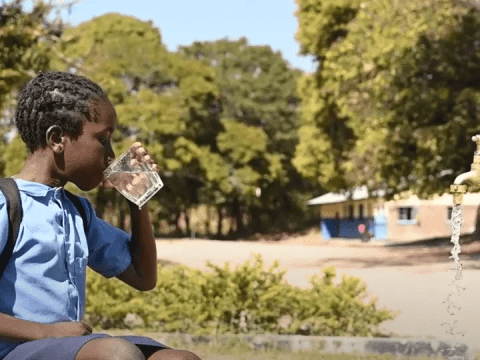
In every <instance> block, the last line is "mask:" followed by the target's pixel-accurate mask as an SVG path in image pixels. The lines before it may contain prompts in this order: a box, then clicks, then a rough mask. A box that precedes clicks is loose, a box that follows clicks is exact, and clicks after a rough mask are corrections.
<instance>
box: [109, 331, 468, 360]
mask: <svg viewBox="0 0 480 360" xmlns="http://www.w3.org/2000/svg"><path fill="white" fill-rule="evenodd" d="M122 333H124V332H122ZM112 335H119V332H115V333H113V334H112ZM141 336H147V337H150V338H152V339H154V340H156V341H159V342H161V343H164V344H166V345H168V344H172V343H178V342H180V343H182V344H185V345H186V346H188V344H193V345H194V344H212V345H227V344H231V343H232V342H234V341H235V342H240V343H245V344H248V345H249V346H251V347H252V348H253V349H258V350H260V349H279V350H281V349H285V350H288V351H299V350H308V351H318V352H320V353H326V354H341V353H347V354H391V355H393V356H442V357H444V358H448V359H456V360H460V359H473V358H474V354H470V353H469V349H468V347H467V345H465V344H458V346H456V347H455V346H454V345H455V344H453V343H449V342H446V341H440V340H437V339H429V338H363V337H336V336H331V337H330V336H304V335H267V334H264V335H217V336H215V335H188V334H165V333H144V334H141Z"/></svg>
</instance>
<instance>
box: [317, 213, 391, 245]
mask: <svg viewBox="0 0 480 360" xmlns="http://www.w3.org/2000/svg"><path fill="white" fill-rule="evenodd" d="M360 224H365V225H366V226H367V228H368V231H369V232H370V233H371V234H373V237H374V238H376V239H386V238H387V226H386V225H387V223H386V218H385V216H383V215H382V216H377V217H376V218H375V219H374V218H373V217H370V218H365V219H323V220H322V222H321V224H320V227H321V230H322V236H323V238H324V239H331V238H334V237H341V238H355V239H359V238H361V237H362V234H360V232H359V231H358V226H359V225H360Z"/></svg>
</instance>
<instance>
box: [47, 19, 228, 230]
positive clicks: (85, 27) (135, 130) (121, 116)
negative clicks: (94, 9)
mask: <svg viewBox="0 0 480 360" xmlns="http://www.w3.org/2000/svg"><path fill="white" fill-rule="evenodd" d="M60 49H61V52H62V54H64V56H65V57H66V58H68V59H70V61H69V62H68V63H67V64H66V63H65V62H64V61H63V59H60V58H58V59H57V60H56V61H55V62H54V66H55V67H56V68H58V69H61V70H67V69H68V70H69V71H75V72H78V73H79V74H84V75H87V76H88V77H89V78H91V79H93V80H94V81H96V82H98V83H99V84H100V85H101V86H102V87H103V88H104V89H105V91H106V92H107V93H108V95H109V97H110V99H111V100H112V102H113V104H114V105H115V107H116V110H117V115H118V130H119V131H117V132H116V135H115V136H116V137H115V138H114V145H115V150H116V152H117V153H119V152H122V151H123V150H125V149H126V148H127V147H128V146H129V145H130V144H131V143H132V142H133V141H135V140H138V141H141V142H142V143H144V144H145V146H146V147H147V149H148V151H149V153H150V154H151V155H152V156H153V157H154V158H155V160H156V161H157V163H158V164H159V165H160V168H161V177H162V178H163V180H164V182H165V187H164V189H162V191H161V194H159V195H158V198H157V199H159V198H161V202H160V201H159V200H155V199H154V200H153V202H154V203H155V206H152V207H154V208H155V211H154V217H156V219H155V220H157V221H158V220H160V219H162V218H163V219H167V220H169V221H175V219H178V217H179V214H180V213H181V212H185V211H186V209H188V208H189V207H191V206H193V205H195V204H198V202H199V199H198V192H199V189H200V188H201V187H202V186H203V171H202V169H201V168H200V165H201V164H200V163H199V161H198V152H199V151H200V147H202V151H204V152H208V151H210V150H209V149H210V148H211V147H213V148H214V147H215V137H216V134H217V132H218V131H219V130H220V129H221V125H220V123H219V122H218V115H217V113H218V112H217V111H216V110H215V109H216V102H217V88H216V85H215V83H214V73H213V71H212V69H211V68H209V67H208V66H205V65H203V64H202V63H200V62H198V61H195V60H186V59H182V58H181V57H180V56H178V55H176V54H170V53H169V52H168V51H167V50H166V48H165V46H164V45H163V44H162V43H161V36H160V32H159V31H158V29H156V28H155V27H153V26H152V24H151V22H143V21H140V20H138V19H135V18H133V17H129V16H123V15H119V14H107V15H104V16H100V17H97V18H95V19H93V20H91V21H88V22H85V23H83V24H80V25H79V26H78V27H74V28H70V29H66V30H65V33H64V37H63V41H62V43H61V46H60ZM95 196H96V200H94V202H95V203H96V206H97V207H98V208H100V209H104V210H105V209H106V204H108V201H107V199H110V200H109V201H113V202H115V205H116V206H119V209H120V212H121V213H125V212H126V211H127V209H126V206H125V205H122V204H124V201H122V200H121V198H119V195H118V194H116V193H115V192H111V191H110V192H109V191H105V190H99V191H98V192H97V193H96V194H95ZM122 216H123V215H121V216H120V220H122V219H123V218H124V217H122ZM119 225H120V226H122V227H123V226H124V224H119Z"/></svg>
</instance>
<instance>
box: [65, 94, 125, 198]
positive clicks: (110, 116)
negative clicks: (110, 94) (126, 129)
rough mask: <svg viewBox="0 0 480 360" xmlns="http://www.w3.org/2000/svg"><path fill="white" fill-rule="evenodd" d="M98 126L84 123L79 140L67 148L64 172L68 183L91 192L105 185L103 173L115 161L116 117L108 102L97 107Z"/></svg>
mask: <svg viewBox="0 0 480 360" xmlns="http://www.w3.org/2000/svg"><path fill="white" fill-rule="evenodd" d="M95 106H96V114H97V119H96V122H92V121H85V122H84V123H83V130H82V133H81V135H80V136H79V137H78V138H77V139H71V138H69V141H68V145H66V146H65V154H64V156H65V157H64V159H65V172H66V174H67V176H68V181H70V182H72V183H74V184H75V185H77V186H78V187H79V188H80V189H81V190H83V191H88V190H92V189H94V188H95V187H97V186H98V185H99V184H100V183H101V182H102V181H103V171H104V170H105V169H106V168H107V166H108V164H109V163H110V162H111V161H112V160H113V159H114V158H115V153H114V152H113V149H112V145H111V138H112V134H113V131H114V130H115V128H116V125H117V113H116V112H115V108H114V107H113V105H112V104H111V103H110V101H108V100H101V101H99V102H97V103H96V105H95Z"/></svg>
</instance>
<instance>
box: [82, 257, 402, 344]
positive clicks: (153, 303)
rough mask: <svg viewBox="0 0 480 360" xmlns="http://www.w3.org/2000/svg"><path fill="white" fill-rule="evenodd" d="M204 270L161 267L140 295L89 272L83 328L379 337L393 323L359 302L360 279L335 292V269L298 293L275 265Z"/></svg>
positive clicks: (385, 313) (346, 280)
mask: <svg viewBox="0 0 480 360" xmlns="http://www.w3.org/2000/svg"><path fill="white" fill-rule="evenodd" d="M207 264H208V267H209V269H210V271H208V272H201V271H199V270H194V269H190V268H188V267H186V266H181V265H176V266H174V267H167V266H162V265H159V267H158V283H157V287H156V288H155V289H154V290H152V291H150V292H144V293H140V292H137V291H136V290H134V289H132V288H130V287H129V286H127V285H124V284H123V283H120V282H119V281H118V280H106V279H104V278H103V277H101V276H100V275H98V274H96V273H94V272H92V271H89V275H88V281H87V294H88V300H87V306H86V313H87V315H86V321H88V322H90V323H91V324H92V325H94V326H95V327H97V328H98V327H101V328H104V329H108V328H130V329H132V328H143V329H145V330H148V331H158V332H182V333H191V334H224V333H233V334H239V333H257V334H259V333H279V334H306V335H334V336H370V335H372V336H376V335H378V325H379V324H380V323H381V322H383V321H385V320H390V319H393V314H392V313H391V312H390V311H389V310H387V309H382V310H378V309H377V307H376V300H372V301H370V302H369V303H364V302H363V300H364V298H365V294H366V286H365V285H364V284H363V283H362V281H361V280H360V279H358V278H355V277H346V276H345V275H344V276H343V277H342V280H341V281H340V283H339V284H338V285H335V284H334V279H335V277H336V273H335V268H334V267H330V268H325V269H324V270H323V277H319V276H317V275H315V276H313V277H312V278H311V279H310V283H311V285H312V286H311V288H309V289H300V288H298V287H295V286H292V285H290V284H288V283H287V281H286V280H285V279H284V275H285V271H280V270H279V265H278V262H276V263H274V264H273V265H272V266H271V267H270V268H269V269H264V264H263V261H262V259H261V257H260V256H259V255H257V256H255V257H254V258H253V259H252V260H251V261H247V262H246V263H245V264H243V265H241V266H238V267H236V268H235V269H231V268H230V265H229V264H228V263H227V264H226V265H225V266H224V267H219V266H216V265H214V264H211V263H207Z"/></svg>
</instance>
